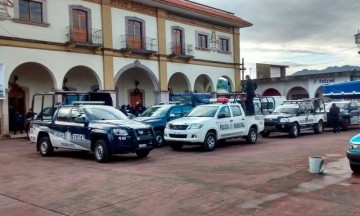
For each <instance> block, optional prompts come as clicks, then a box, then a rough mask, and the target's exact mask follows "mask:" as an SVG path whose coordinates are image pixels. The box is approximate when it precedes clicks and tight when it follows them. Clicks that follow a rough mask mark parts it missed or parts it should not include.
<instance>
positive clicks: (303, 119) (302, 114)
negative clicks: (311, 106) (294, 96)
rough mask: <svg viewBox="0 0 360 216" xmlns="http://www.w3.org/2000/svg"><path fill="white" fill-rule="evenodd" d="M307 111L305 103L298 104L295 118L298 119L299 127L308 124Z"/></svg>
mask: <svg viewBox="0 0 360 216" xmlns="http://www.w3.org/2000/svg"><path fill="white" fill-rule="evenodd" d="M308 116H309V115H308V113H307V112H306V106H305V104H299V112H298V117H297V119H298V120H299V124H300V127H302V128H303V127H306V125H307V124H308V121H309V120H308Z"/></svg>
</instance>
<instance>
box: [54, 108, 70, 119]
mask: <svg viewBox="0 0 360 216" xmlns="http://www.w3.org/2000/svg"><path fill="white" fill-rule="evenodd" d="M69 112H70V108H69V107H63V108H60V109H59V111H58V113H57V116H56V121H62V122H67V121H68V120H70V119H68V116H69Z"/></svg>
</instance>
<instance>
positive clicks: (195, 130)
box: [164, 98, 264, 151]
mask: <svg viewBox="0 0 360 216" xmlns="http://www.w3.org/2000/svg"><path fill="white" fill-rule="evenodd" d="M210 102H211V104H204V105H198V106H196V107H195V108H193V109H192V110H191V111H190V112H189V113H188V114H187V115H186V116H185V117H183V118H179V119H176V120H173V121H170V122H169V123H167V124H166V128H165V132H164V138H165V140H166V141H167V142H168V143H169V145H170V147H171V148H172V149H174V150H179V149H181V148H182V147H183V145H201V146H202V147H203V149H204V150H206V151H213V150H214V149H215V148H216V145H217V143H219V142H224V141H225V140H226V139H230V138H238V137H243V138H245V139H246V141H247V142H248V143H256V141H257V136H258V133H259V132H261V131H262V130H263V129H264V119H263V115H253V116H245V112H244V110H243V109H242V107H241V105H240V104H239V103H229V99H227V98H217V99H211V100H210ZM214 102H215V103H214Z"/></svg>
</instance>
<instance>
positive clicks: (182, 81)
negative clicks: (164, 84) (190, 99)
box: [168, 72, 190, 93]
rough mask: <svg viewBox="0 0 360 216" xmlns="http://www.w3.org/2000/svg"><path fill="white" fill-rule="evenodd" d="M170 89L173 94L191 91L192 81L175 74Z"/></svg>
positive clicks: (169, 84)
mask: <svg viewBox="0 0 360 216" xmlns="http://www.w3.org/2000/svg"><path fill="white" fill-rule="evenodd" d="M168 88H169V91H170V92H171V93H184V92H189V91H190V81H189V79H188V78H187V77H186V76H185V74H183V73H180V72H177V73H174V74H173V75H172V76H171V77H170V79H169V83H168Z"/></svg>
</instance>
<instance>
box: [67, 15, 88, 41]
mask: <svg viewBox="0 0 360 216" xmlns="http://www.w3.org/2000/svg"><path fill="white" fill-rule="evenodd" d="M71 16H72V24H71V38H72V40H73V41H78V42H89V39H88V13H87V11H85V10H81V9H72V11H71Z"/></svg>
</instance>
